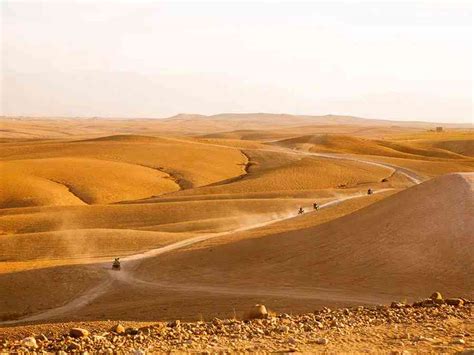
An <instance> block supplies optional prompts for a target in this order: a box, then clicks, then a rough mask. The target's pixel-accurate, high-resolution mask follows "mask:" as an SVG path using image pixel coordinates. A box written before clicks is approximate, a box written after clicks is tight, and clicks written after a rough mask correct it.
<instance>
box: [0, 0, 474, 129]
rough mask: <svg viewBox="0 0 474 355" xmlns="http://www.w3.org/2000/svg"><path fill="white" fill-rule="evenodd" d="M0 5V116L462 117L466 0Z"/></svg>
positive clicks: (468, 79)
mask: <svg viewBox="0 0 474 355" xmlns="http://www.w3.org/2000/svg"><path fill="white" fill-rule="evenodd" d="M0 1H1V13H0V20H1V33H0V34H1V51H2V55H1V57H0V60H1V63H0V64H1V77H0V79H1V85H0V89H1V103H0V114H1V115H9V116H72V117H77V116H84V117H91V116H93V117H97V116H100V117H137V118H138V117H157V118H160V117H169V116H172V115H175V114H178V113H199V114H207V115H209V114H217V113H222V112H233V113H238V112H271V113H291V114H312V115H324V114H347V115H354V116H360V117H367V118H381V119H397V120H421V121H440V122H473V68H472V67H473V65H472V62H473V58H472V46H473V34H472V10H473V7H472V6H473V5H472V2H471V1H456V0H446V1H392V2H389V1H371V2H364V1H347V0H346V1H337V0H336V1H326V2H322V1H286V2H285V1H258V0H257V1H236V2H231V1H225V0H221V1H207V2H203V1H186V2H183V1H99V0H96V1H87V0H85V1H66V0H65V1H12V0H10V1H8V0H0Z"/></svg>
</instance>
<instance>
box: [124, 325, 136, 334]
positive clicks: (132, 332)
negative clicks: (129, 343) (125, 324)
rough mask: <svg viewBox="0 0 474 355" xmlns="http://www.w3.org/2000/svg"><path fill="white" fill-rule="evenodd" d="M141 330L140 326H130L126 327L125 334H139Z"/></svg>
mask: <svg viewBox="0 0 474 355" xmlns="http://www.w3.org/2000/svg"><path fill="white" fill-rule="evenodd" d="M138 332H139V330H138V328H133V327H129V328H127V329H125V334H130V335H137V334H138Z"/></svg>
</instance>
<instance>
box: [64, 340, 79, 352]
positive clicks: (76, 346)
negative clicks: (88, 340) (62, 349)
mask: <svg viewBox="0 0 474 355" xmlns="http://www.w3.org/2000/svg"><path fill="white" fill-rule="evenodd" d="M67 349H68V350H69V351H71V350H80V349H81V344H78V343H75V342H72V343H70V344H69V345H68V346H67Z"/></svg>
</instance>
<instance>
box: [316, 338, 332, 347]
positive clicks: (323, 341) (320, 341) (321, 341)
mask: <svg viewBox="0 0 474 355" xmlns="http://www.w3.org/2000/svg"><path fill="white" fill-rule="evenodd" d="M314 343H315V344H319V345H327V344H328V343H329V340H328V339H327V338H318V339H316V340H315V341H314Z"/></svg>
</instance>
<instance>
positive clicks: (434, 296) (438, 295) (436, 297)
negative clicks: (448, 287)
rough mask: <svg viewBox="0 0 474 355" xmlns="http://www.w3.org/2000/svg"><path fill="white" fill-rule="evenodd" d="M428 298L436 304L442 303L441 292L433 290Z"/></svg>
mask: <svg viewBox="0 0 474 355" xmlns="http://www.w3.org/2000/svg"><path fill="white" fill-rule="evenodd" d="M430 298H431V299H432V300H433V301H434V302H435V303H437V304H441V303H444V301H443V296H441V293H439V292H433V294H432V295H431V296H430Z"/></svg>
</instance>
